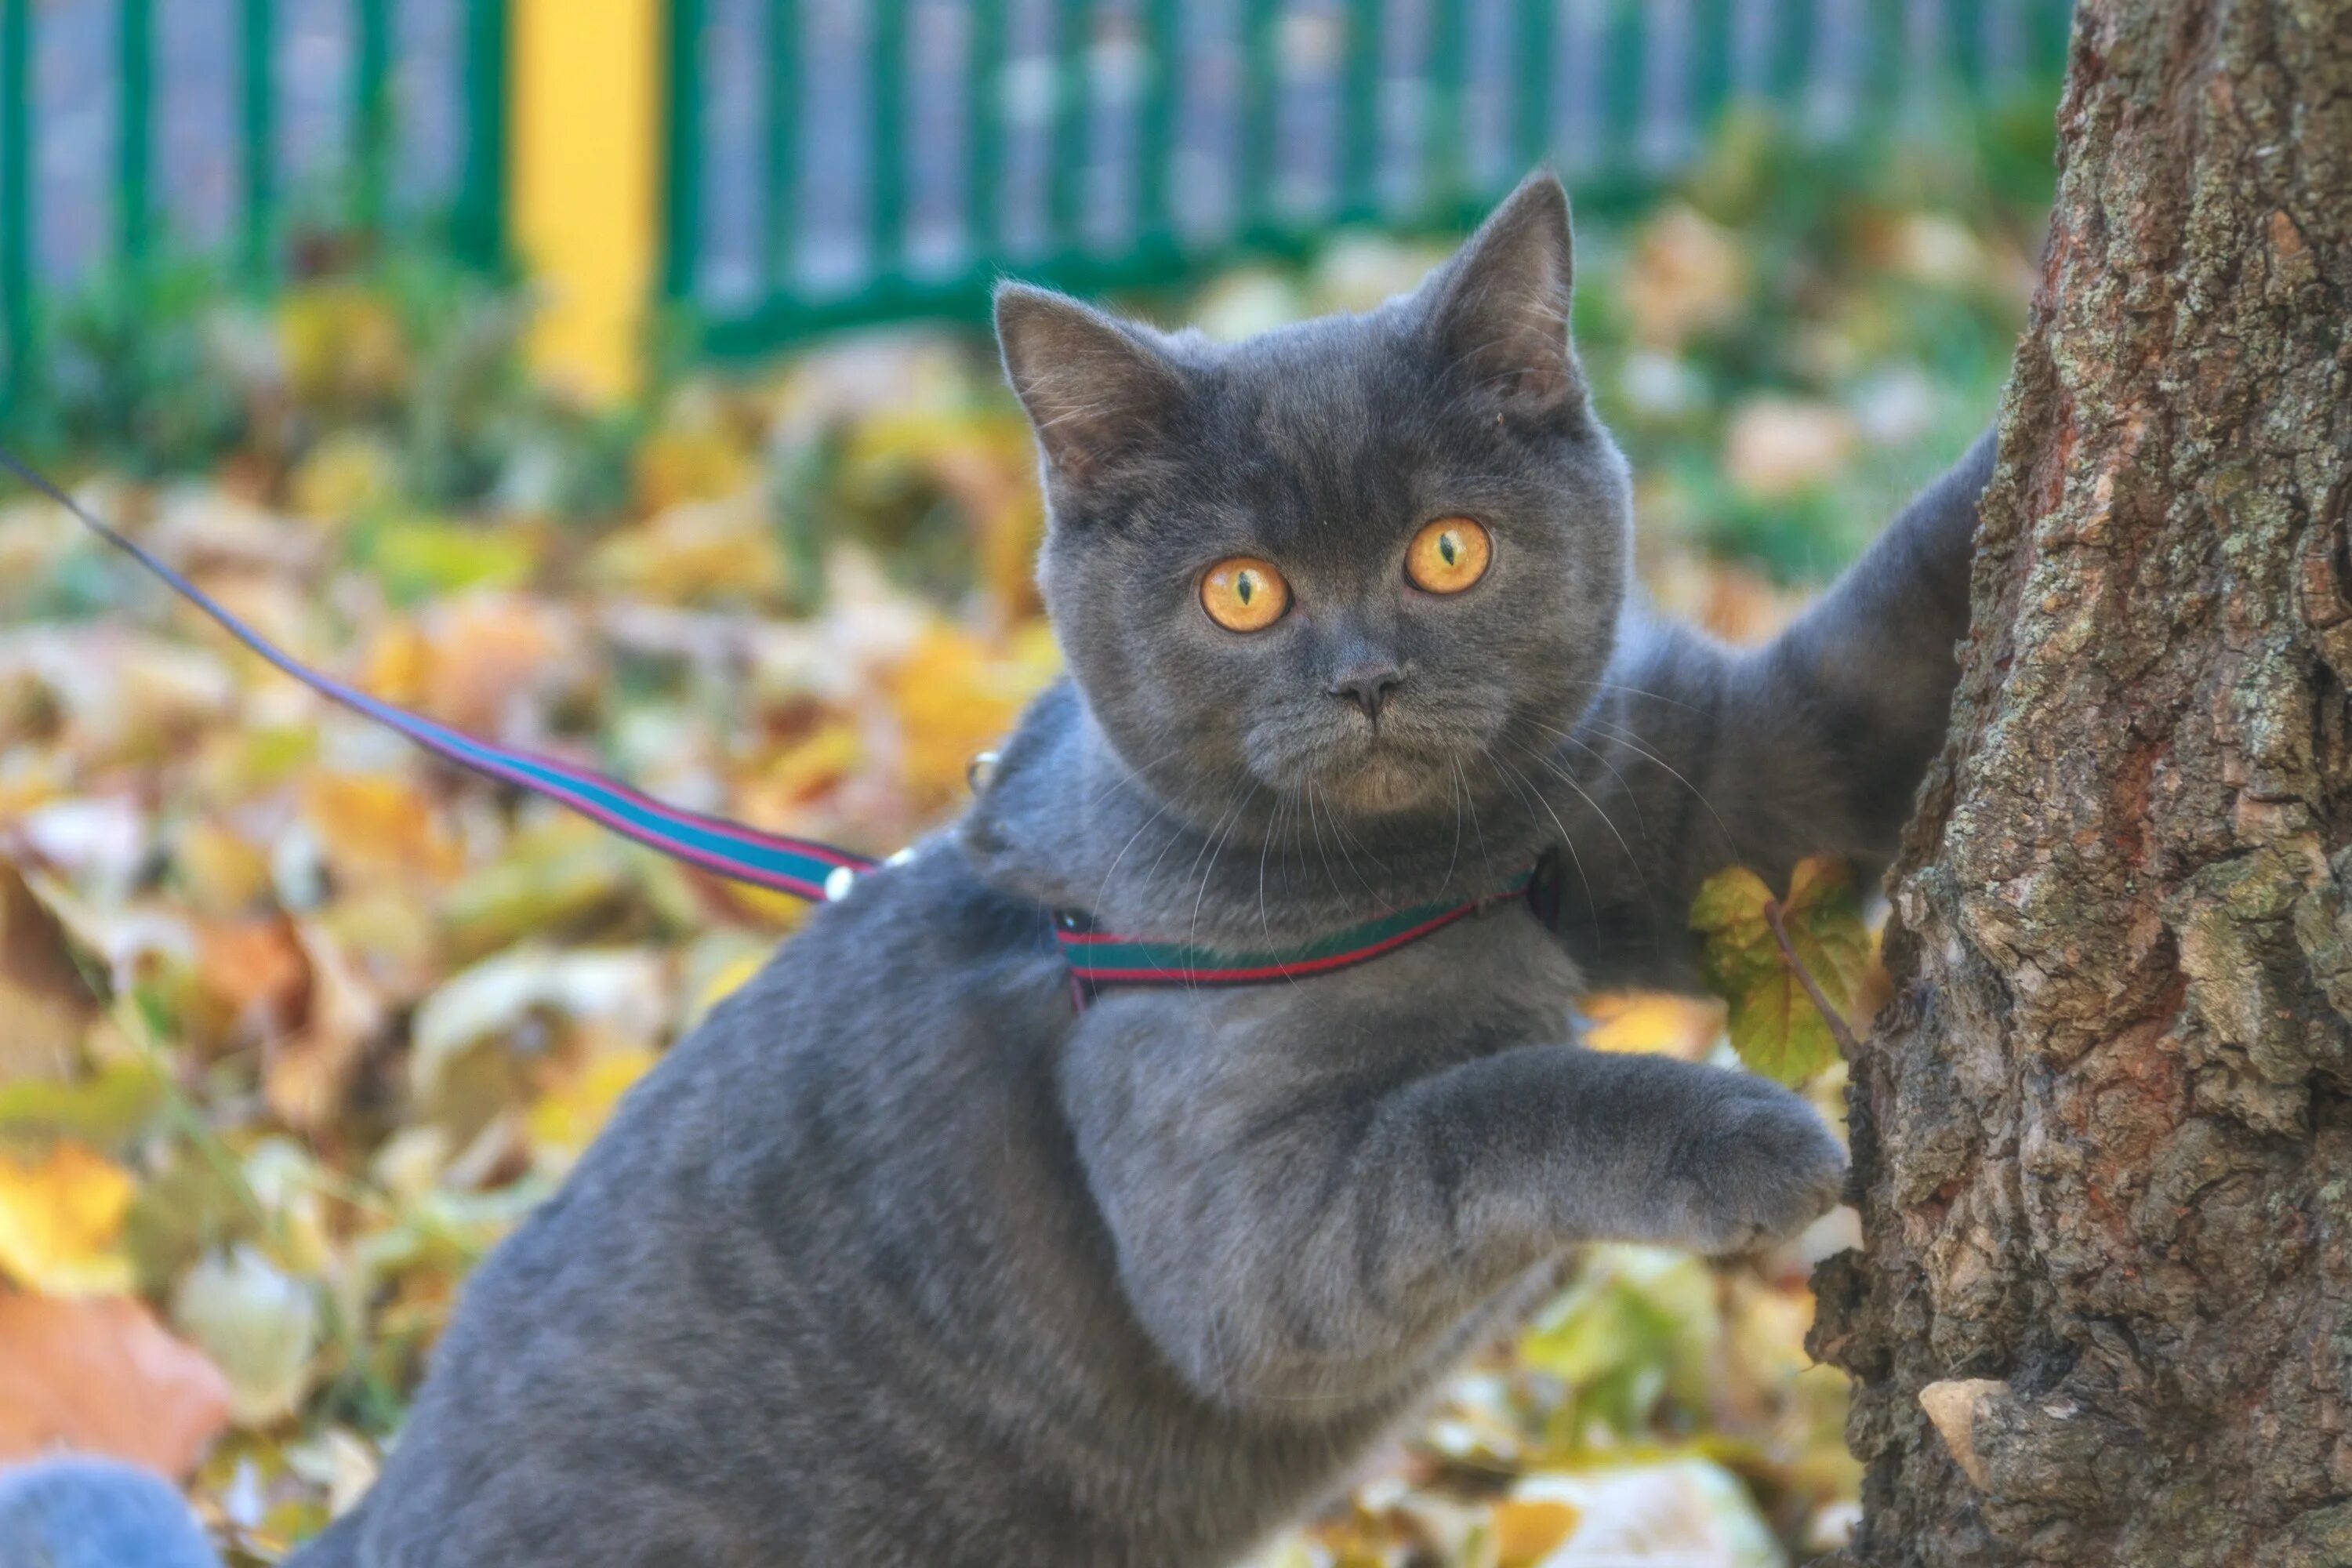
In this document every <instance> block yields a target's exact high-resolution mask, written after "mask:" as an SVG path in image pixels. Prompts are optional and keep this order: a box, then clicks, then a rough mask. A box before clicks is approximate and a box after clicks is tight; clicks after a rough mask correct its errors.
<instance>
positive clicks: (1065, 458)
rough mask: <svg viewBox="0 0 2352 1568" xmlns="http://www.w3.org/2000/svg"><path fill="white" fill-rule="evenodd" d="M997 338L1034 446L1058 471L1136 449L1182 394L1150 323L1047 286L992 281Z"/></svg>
mask: <svg viewBox="0 0 2352 1568" xmlns="http://www.w3.org/2000/svg"><path fill="white" fill-rule="evenodd" d="M996 342H997V345H998V347H999V348H1001V349H1002V350H1003V354H1004V374H1005V376H1006V378H1007V379H1008V380H1010V381H1011V382H1012V383H1013V392H1014V394H1015V395H1018V396H1019V397H1020V399H1021V405H1022V406H1023V407H1024V408H1025V409H1027V410H1028V411H1029V423H1030V425H1031V426H1033V427H1034V429H1035V430H1036V432H1037V445H1038V446H1039V447H1042V448H1043V449H1044V451H1045V460H1046V462H1047V463H1049V464H1051V465H1052V466H1053V468H1055V469H1056V470H1057V471H1059V472H1062V473H1066V474H1070V475H1074V476H1084V475H1086V474H1087V473H1089V472H1092V471H1094V470H1096V469H1097V468H1100V467H1101V466H1102V465H1103V464H1105V463H1107V462H1110V461H1112V460H1114V459H1116V458H1118V457H1119V456H1120V455H1121V454H1123V453H1126V452H1129V451H1131V450H1133V449H1134V448H1135V447H1138V446H1139V445H1140V444H1142V443H1143V442H1145V441H1146V440H1148V439H1149V438H1150V437H1151V436H1152V435H1153V433H1154V432H1155V431H1157V430H1159V429H1160V428H1161V427H1163V426H1165V424H1166V422H1167V416H1168V415H1169V414H1170V413H1171V411H1172V410H1173V409H1174V407H1175V406H1176V405H1177V404H1178V402H1179V401H1181V398H1182V397H1183V395H1184V381H1183V374H1182V372H1181V370H1180V369H1179V368H1178V366H1177V365H1176V363H1175V362H1174V361H1173V360H1171V359H1170V358H1169V357H1168V355H1167V354H1166V353H1164V352H1163V351H1162V350H1161V349H1160V347H1159V346H1158V344H1157V343H1155V342H1153V340H1152V334H1151V333H1150V331H1148V330H1146V329H1143V328H1138V327H1131V326H1129V325H1128V324H1127V323H1126V322H1124V321H1118V320H1116V319H1115V318H1113V317H1110V316H1107V315H1105V314H1104V313H1103V312H1102V311H1100V310H1095V309H1093V308H1092V307H1090V306H1087V305H1082V304H1080V303H1078V301H1077V300H1073V299H1071V298H1069V297H1068V296H1067V295H1065V294H1056V293H1055V292H1053V291H1052V290H1051V289H1033V288H1030V287H1028V286H1027V285H1026V284H1021V283H1003V284H999V285H998V286H997V289H996Z"/></svg>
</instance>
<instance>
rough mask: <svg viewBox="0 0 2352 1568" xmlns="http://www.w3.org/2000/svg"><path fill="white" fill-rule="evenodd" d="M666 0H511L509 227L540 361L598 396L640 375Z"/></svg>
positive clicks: (567, 382) (620, 391)
mask: <svg viewBox="0 0 2352 1568" xmlns="http://www.w3.org/2000/svg"><path fill="white" fill-rule="evenodd" d="M660 3H661V0H512V5H513V10H512V12H511V13H510V16H511V18H512V33H511V37H512V39H513V45H512V48H513V53H512V55H511V56H510V57H509V58H511V59H512V61H513V73H514V74H513V81H512V87H513V91H514V121H513V127H514V129H513V141H512V147H513V154H512V156H513V159H514V163H513V168H512V171H511V174H512V177H511V179H510V180H509V184H508V189H509V191H510V192H511V193H512V195H511V197H510V200H511V201H512V203H513V209H512V212H511V214H510V215H509V217H510V227H509V233H510V234H511V235H512V236H513V237H514V243H515V247H516V250H517V253H518V255H519V256H520V258H521V260H522V263H523V265H524V266H525V267H526V268H529V271H530V281H531V283H532V285H533V287H534V288H535V289H537V290H538V291H539V294H540V299H541V307H540V312H539V315H538V318H537V319H536V321H534V322H533V323H532V331H531V337H530V356H531V363H532V364H533V365H534V366H535V367H536V368H537V370H538V372H539V374H541V376H543V377H545V378H546V379H547V380H548V381H549V382H550V383H551V384H553V385H556V386H559V387H562V388H564V389H566V390H569V391H572V392H574V393H576V394H577V395H581V396H583V397H584V398H587V399H589V400H591V401H596V402H604V401H609V400H611V399H614V398H618V397H624V396H626V395H628V394H630V393H632V392H634V391H635V389H636V387H637V385H638V381H639V377H640V375H641V374H642V370H643V364H642V359H643V353H644V347H645V344H644V335H645V325H646V301H647V300H648V299H649V298H650V294H651V289H652V287H653V274H654V263H655V256H654V251H655V234H656V213H657V211H658V208H657V205H656V204H657V202H658V200H659V193H658V189H657V186H658V179H659V173H658V163H657V153H658V150H659V148H660V145H661V142H660V135H659V127H658V120H657V115H658V112H659V107H658V106H659V95H660V90H661V88H660V82H661V76H660V66H661V62H660V55H659V46H660V37H659V33H658V30H657V29H658V24H659V21H660V16H659V14H658V13H659V7H660Z"/></svg>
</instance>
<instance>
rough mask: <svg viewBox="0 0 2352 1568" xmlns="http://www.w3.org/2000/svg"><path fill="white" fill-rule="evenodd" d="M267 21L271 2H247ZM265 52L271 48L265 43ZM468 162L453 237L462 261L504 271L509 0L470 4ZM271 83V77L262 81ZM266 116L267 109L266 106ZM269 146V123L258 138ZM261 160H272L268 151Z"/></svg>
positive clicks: (454, 216) (459, 186)
mask: <svg viewBox="0 0 2352 1568" xmlns="http://www.w3.org/2000/svg"><path fill="white" fill-rule="evenodd" d="M247 4H248V5H254V6H256V7H257V8H259V9H261V10H262V11H263V12H264V13H265V15H266V13H267V8H268V0H247ZM262 47H265V48H266V47H268V39H267V38H266V37H265V38H264V40H263V44H262ZM465 47H466V65H465V78H464V91H465V99H466V151H465V162H464V163H463V164H462V165H461V166H460V168H459V170H458V175H457V210H456V211H455V212H454V213H453V214H452V215H451V221H450V235H451V238H452V239H453V241H454V242H455V244H456V246H457V255H458V257H459V258H460V259H461V260H464V261H466V262H468V263H469V264H471V265H473V266H476V267H481V268H496V267H502V266H504V265H505V263H506V251H507V226H506V204H507V143H508V138H507V0H466V45H465ZM264 79H265V80H267V77H266V76H265V78H264ZM264 110H265V114H266V111H267V105H266V104H265V105H264ZM259 139H260V140H261V141H262V142H265V143H266V142H268V126H267V123H266V121H265V124H264V126H263V130H262V134H261V136H260V138H259ZM261 156H262V157H263V158H264V160H265V161H266V160H267V159H268V156H269V154H268V149H267V147H266V146H265V148H264V151H263V153H261Z"/></svg>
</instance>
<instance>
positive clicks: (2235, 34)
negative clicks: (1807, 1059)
mask: <svg viewBox="0 0 2352 1568" xmlns="http://www.w3.org/2000/svg"><path fill="white" fill-rule="evenodd" d="M2059 127H2060V142H2061V150H2060V180H2059V190H2058V197H2057V204H2056V211H2055V214H2054V215H2053V228H2052V237H2051V242H2050V249H2049V253H2048V258H2047V260H2046V263H2045V268H2044V275H2043V279H2042V288H2041V291H2040V296H2039V298H2038V300H2036V303H2035V306H2034V310H2033V313H2032V321H2031V324H2030V326H2029V328H2028V331H2027V333H2026V336H2025V339H2024V341H2023V342H2022V343H2021V348H2020V352H2019V356H2018V361H2017V365H2016V370H2015V373H2014V375H2013V377H2012V380H2011V386H2010V390H2009V394H2008V396H2007V399H2006V402H2005V405H2004V408H2003V411H2002V415H2001V428H2000V469H1999V472H1998V474H1997V475H1996V477H1995V479H1994V480H1993V484H1992V487H1991V489H1990V492H1989V493H1988V495H1987V497H1986V500H1985V504H1984V509H1983V521H1982V527H1981V532H1980V535H1979V557H1978V562H1977V566H1976V576H1975V582H1974V595H1975V621H1974V626H1973V628H1972V630H1971V632H1970V634H1969V642H1968V645H1967V647H1966V648H1965V650H1964V653H1963V666H1964V674H1963V679H1962V682H1961V689H1960V692H1959V695H1958V699H1957V700H1956V704H1955V708H1954V711H1953V729H1952V739H1951V741H1950V742H1949V744H1948V747H1947V749H1946V752H1945V754H1944V756H1943V758H1942V759H1941V761H1940V762H1939V763H1938V764H1937V770H1936V772H1935V773H1934V775H1933V777H1932V778H1931V779H1930V781H1929V784H1928V785H1927V790H1926V792H1925V793H1924V795H1923V796H1922V799H1921V805H1920V811H1919V815H1918V816H1917V818H1916V821H1915V822H1914V823H1913V825H1912V827H1911V829H1910V834H1909V837H1908V839H1907V842H1906V847H1905V851H1904V854H1903V857H1902V858H1901V860H1900V861H1899V862H1898V864H1897V865H1896V867H1895V871H1894V873H1893V876H1892V879H1891V882H1890V889H1891V891H1892V893H1893V899H1894V907H1895V916H1894V921H1893V924H1892V926H1891V927H1890V940H1889V944H1888V952H1889V956H1890V962H1891V963H1892V965H1893V969H1894V973H1895V980H1896V984H1897V994H1896V1000H1895V1003H1894V1004H1893V1005H1891V1006H1890V1008H1889V1009H1888V1011H1887V1013H1886V1014H1885V1016H1882V1018H1881V1019H1880V1020H1879V1022H1878V1026H1877V1028H1876V1030H1875V1032H1874V1037H1873V1038H1872V1039H1871V1040H1870V1042H1869V1043H1868V1044H1867V1045H1866V1046H1865V1047H1864V1048H1863V1050H1862V1051H1861V1053H1860V1056H1859V1058H1858V1059H1857V1060H1856V1061H1855V1062H1854V1063H1853V1100H1852V1104H1853V1142H1854V1155H1855V1167H1856V1173H1857V1184H1858V1188H1859V1189H1860V1191H1861V1193H1862V1203H1863V1212H1864V1236H1865V1249H1864V1252H1863V1253H1860V1254H1855V1253H1848V1254H1845V1255H1843V1257H1841V1258H1834V1259H1832V1260H1831V1261H1830V1262H1829V1263H1828V1264H1826V1265H1824V1266H1823V1269H1822V1276H1821V1278H1820V1279H1819V1280H1818V1283H1819V1285H1820V1286H1821V1288H1822V1312H1821V1319H1820V1322H1819V1326H1818V1327H1817V1329H1816V1331H1815V1336H1816V1337H1815V1349H1816V1352H1817V1353H1820V1354H1822V1355H1823V1356H1824V1357H1826V1358H1827V1359H1829V1360H1831V1361H1833V1362H1835V1363H1838V1364H1839V1365H1842V1366H1843V1367H1845V1368H1846V1369H1847V1370H1848V1371H1850V1372H1851V1373H1853V1375H1854V1377H1855V1379H1856V1380H1857V1384H1858V1386H1857V1389H1856V1403H1855V1406H1854V1411H1853V1420H1852V1424H1851V1427H1850V1432H1849V1436H1850V1438H1851V1440H1852V1442H1853V1447H1854V1449H1855V1452H1856V1453H1857V1454H1858V1455H1860V1456H1861V1458H1863V1459H1864V1461H1865V1463H1866V1464H1867V1466H1868V1475H1867V1480H1866V1483H1865V1490H1864V1503H1865V1509H1866V1519H1865V1522H1864V1525H1863V1527H1862V1530H1861V1531H1860V1534H1859V1537H1858V1539H1857V1541H1856V1542H1855V1544H1854V1545H1853V1547H1852V1548H1851V1549H1850V1550H1849V1552H1847V1553H1846V1554H1845V1556H1844V1557H1843V1559H1842V1560H1843V1561H1844V1562H1846V1563H1850V1564H1853V1565H1857V1568H1861V1565H1866V1568H1897V1565H1902V1568H1912V1565H1920V1568H1961V1565H1966V1568H1990V1565H1995V1564H2000V1565H2008V1564H2029V1563H2030V1564H2050V1565H2053V1568H2054V1565H2059V1564H2063V1565H2064V1568H2107V1565H2116V1564H2130V1565H2132V1568H2223V1565H2228V1568H2238V1565H2245V1568H2323V1565H2325V1568H2343V1565H2346V1564H2352V849H2347V844H2348V843H2352V709H2348V708H2347V683H2352V542H2348V541H2347V524H2348V522H2352V520H2347V504H2348V503H2352V346H2347V343H2352V0H2202V3H2200V0H2080V4H2079V5H2078V6H2077V12H2076V19H2075V31H2074V46H2073V53H2072V58H2071V62H2070V68H2069V77H2068V83H2067V87H2066V92H2065V97H2064V100H2063V104H2062V106H2061V109H2060V114H2059Z"/></svg>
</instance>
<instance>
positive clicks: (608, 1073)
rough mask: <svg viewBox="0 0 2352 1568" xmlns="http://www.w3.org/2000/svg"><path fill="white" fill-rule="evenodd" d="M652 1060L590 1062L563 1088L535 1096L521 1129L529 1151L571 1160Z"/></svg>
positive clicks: (647, 1054) (611, 1056)
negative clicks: (526, 1134)
mask: <svg viewBox="0 0 2352 1568" xmlns="http://www.w3.org/2000/svg"><path fill="white" fill-rule="evenodd" d="M657 1059H658V1058H657V1057H656V1054H655V1053H654V1052H652V1051H650V1050H646V1049H643V1048H637V1049H631V1050H621V1051H613V1052H610V1053H608V1054H606V1055H604V1056H600V1057H598V1058H595V1059H594V1060H593V1061H591V1062H590V1063H589V1064H588V1065H587V1067H586V1068H583V1069H582V1070H581V1072H580V1073H579V1075H578V1076H577V1077H575V1078H573V1079H572V1080H571V1081H570V1082H569V1083H566V1084H564V1085H562V1087H560V1088H557V1089H551V1090H549V1091H548V1092H547V1093H545V1094H543V1095H541V1096H540V1098H539V1099H538V1100H537V1101H536V1102H534V1103H533V1104H532V1106H531V1108H530V1118H529V1121H528V1123H527V1126H528V1130H529V1131H530V1142H531V1145H532V1147H534V1148H537V1149H541V1150H546V1151H550V1152H554V1153H556V1154H557V1155H559V1156H563V1157H577V1156H578V1154H579V1153H580V1152H581V1151H582V1150H583V1149H585V1148H587V1147H588V1145H589V1143H590V1142H591V1141H592V1140H593V1139H594V1138H595V1136H596V1134H597V1133H599V1132H601V1131H604V1123H605V1122H606V1121H608V1120H610V1118H611V1117H612V1114H613V1108H614V1106H615V1105H618V1104H619V1103H620V1100H621V1096H622V1095H624V1094H625V1093H626V1092H627V1091H628V1088H629V1086H630V1085H631V1084H633V1083H635V1082H636V1081H637V1079H641V1078H643V1077H645V1076H646V1072H647V1071H648V1070H649V1069H650V1068H652V1067H653V1065H654V1063H655V1061H656V1060H657Z"/></svg>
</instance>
